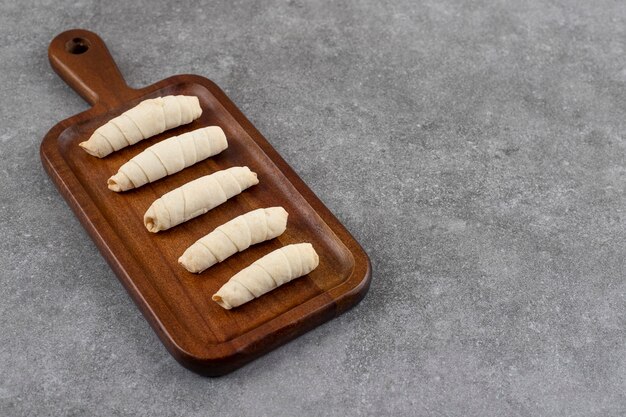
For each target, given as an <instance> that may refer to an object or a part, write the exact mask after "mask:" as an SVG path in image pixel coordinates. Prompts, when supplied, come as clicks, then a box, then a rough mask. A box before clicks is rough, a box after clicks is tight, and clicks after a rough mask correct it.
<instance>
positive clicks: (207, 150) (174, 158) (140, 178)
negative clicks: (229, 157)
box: [107, 126, 228, 192]
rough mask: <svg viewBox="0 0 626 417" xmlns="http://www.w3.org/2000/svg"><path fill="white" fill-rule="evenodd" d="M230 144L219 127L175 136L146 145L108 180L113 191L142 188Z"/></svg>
mask: <svg viewBox="0 0 626 417" xmlns="http://www.w3.org/2000/svg"><path fill="white" fill-rule="evenodd" d="M227 147H228V142H227V141H226V135H224V131H223V130H222V128H221V127H219V126H209V127H204V128H201V129H196V130H193V131H191V132H188V133H183V134H182V135H180V136H173V137H171V138H168V139H165V140H164V141H161V142H159V143H157V144H155V145H152V146H150V147H149V148H146V150H144V151H143V152H141V153H140V154H138V155H136V156H134V157H133V158H131V159H130V160H129V161H128V162H126V163H125V164H124V165H122V166H121V167H120V169H119V170H118V172H117V174H115V175H113V176H112V177H111V178H109V180H108V181H107V184H108V186H109V190H113V191H118V192H119V191H126V190H130V189H132V188H138V187H141V186H142V185H144V184H147V183H149V182H153V181H156V180H158V179H161V178H163V177H166V176H168V175H172V174H174V173H176V172H178V171H182V170H183V169H185V168H187V167H189V166H191V165H193V164H195V163H197V162H200V161H203V160H205V159H206V158H209V157H211V156H213V155H217V154H218V153H220V152H222V151H223V150H224V149H226V148H227Z"/></svg>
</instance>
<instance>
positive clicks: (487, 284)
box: [0, 0, 626, 416]
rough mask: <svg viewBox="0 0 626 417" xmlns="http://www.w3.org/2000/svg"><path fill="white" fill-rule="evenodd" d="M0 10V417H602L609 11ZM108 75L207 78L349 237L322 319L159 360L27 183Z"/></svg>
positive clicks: (621, 307)
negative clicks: (80, 46) (79, 51)
mask: <svg viewBox="0 0 626 417" xmlns="http://www.w3.org/2000/svg"><path fill="white" fill-rule="evenodd" d="M183 3H184V2H173V1H172V2H168V1H165V0H157V1H153V2H149V1H147V0H142V1H138V2H127V1H114V2H97V1H88V0H87V1H83V0H80V1H72V2H70V1H48V0H42V1H31V0H29V1H23V2H14V1H10V0H3V1H2V2H1V3H0V39H2V41H1V42H0V120H1V121H2V123H1V124H0V187H1V188H0V207H1V210H0V236H2V239H0V300H1V301H0V415H2V416H31V415H42V416H43V415H53V416H61V415H72V416H79V415H80V416H82V415H89V416H117V415H138V416H206V415H223V416H230V415H232V416H295V415H316V416H346V415H363V416H366V415H367V416H376V415H416V416H417V415H419V416H422V415H423V416H426V415H432V416H503V415H511V416H535V415H543V416H619V415H625V414H626V337H625V333H626V314H625V312H626V298H625V294H626V284H625V282H624V272H625V262H624V255H625V249H626V245H625V243H624V242H625V239H626V212H625V207H626V195H625V189H626V186H625V183H626V137H625V135H626V126H625V123H626V58H625V57H626V51H625V49H626V45H625V42H626V41H625V40H626V31H625V28H626V2H624V1H613V0H611V1H609V0H597V1H593V2H590V1H583V0H577V1H565V0H563V1H550V2H543V1H537V0H530V1H521V2H520V1H514V0H500V1H451V0H425V1H411V0H398V1H390V2H379V1H373V0H367V1H348V2H330V1H328V2H305V1H302V0H295V1H293V0H292V1H271V2H242V1H236V2H232V1H219V2H213V3H210V4H201V3H199V2H190V3H188V4H186V5H185V4H183ZM72 27H85V28H88V29H91V30H94V31H96V32H98V33H99V34H100V35H101V36H102V37H103V38H104V39H105V41H106V42H107V44H108V45H109V47H110V49H111V51H112V54H113V55H114V57H115V58H116V60H117V62H118V64H119V66H120V68H121V70H122V72H123V73H124V74H125V76H126V79H127V81H128V82H129V83H130V84H131V85H134V86H143V85H147V84H150V83H153V82H155V81H158V80H160V79H162V78H164V77H166V76H169V75H173V74H177V73H198V74H201V75H205V76H207V77H209V78H211V79H213V80H214V81H216V82H217V83H218V84H219V85H220V86H221V87H222V88H223V89H224V90H225V91H226V92H227V93H228V94H229V95H230V96H231V98H232V99H233V100H234V102H235V103H236V104H238V105H239V106H240V107H241V109H242V110H243V111H244V113H246V114H247V115H248V116H249V118H250V119H251V120H252V121H253V123H255V125H256V126H257V127H258V128H259V130H260V131H261V132H263V133H264V134H265V136H266V137H267V138H268V139H269V140H270V141H271V142H272V143H273V145H274V146H275V147H276V148H277V149H278V151H279V152H280V153H282V155H283V156H284V157H285V158H286V159H287V161H288V162H289V163H291V164H292V166H293V167H294V168H295V170H296V171H297V172H298V173H299V174H300V175H301V176H302V178H303V179H304V180H305V181H306V182H307V183H308V184H309V185H310V186H311V188H312V189H313V190H314V191H315V192H316V193H317V194H318V195H319V196H320V197H321V199H322V200H323V201H324V202H325V203H326V204H327V205H328V206H329V207H330V209H331V210H332V211H333V212H334V213H335V214H336V215H337V216H338V217H339V219H340V220H342V221H343V222H344V223H345V224H346V225H347V227H348V229H349V230H350V231H351V232H352V233H353V234H354V235H355V236H356V238H357V239H358V240H359V241H360V242H361V243H362V245H363V246H364V247H365V249H366V250H367V251H368V253H369V254H370V256H371V259H372V263H373V266H374V279H373V282H372V287H371V290H370V292H369V294H368V296H367V297H366V299H365V300H364V301H363V302H362V303H361V304H360V305H359V306H357V307H356V308H355V309H353V310H351V311H350V312H348V313H347V314H345V315H344V316H342V317H340V318H338V319H336V320H333V321H332V322H329V323H327V324H325V325H323V326H321V327H320V328H318V329H316V330H314V331H312V332H310V333H308V334H306V335H305V336H303V337H300V338H299V339H297V340H296V341H294V342H292V343H290V344H288V345H287V346H284V347H282V348H280V349H278V350H276V351H274V352H272V353H270V354H268V355H266V356H265V357H263V358H261V359H259V360H257V361H255V362H253V363H252V364H250V365H248V366H246V367H244V368H243V369H241V370H239V371H237V372H235V373H232V374H230V375H228V376H226V377H222V378H218V379H207V378H203V377H199V376H197V375H195V374H193V373H191V372H189V371H187V370H185V369H184V368H182V367H181V366H179V365H178V364H177V363H176V362H175V361H174V360H173V359H172V358H171V357H170V355H169V354H168V353H167V352H166V350H165V349H164V348H163V347H162V345H161V344H160V342H159V341H158V339H157V337H156V336H155V335H154V334H153V332H152V330H151V329H150V328H149V326H148V325H147V323H146V322H145V320H144V319H143V318H142V316H141V315H140V313H139V312H138V310H137V308H136V307H135V306H134V304H133V303H132V302H131V300H130V299H129V297H128V296H127V295H126V293H125V291H124V289H123V288H122V286H121V285H120V284H119V283H118V281H117V279H116V278H115V276H114V275H113V273H112V272H111V270H110V269H109V268H108V266H107V264H106V263H105V262H104V260H103V258H102V257H101V256H100V255H99V253H98V251H97V250H96V248H95V247H94V245H93V244H92V243H91V241H90V240H89V238H88V237H87V235H86V234H85V232H84V231H83V229H82V228H81V226H80V225H79V223H78V222H77V220H76V219H75V218H74V216H73V215H72V213H71V212H70V210H69V209H68V207H67V206H66V204H65V202H64V201H63V199H62V198H61V197H60V196H59V194H58V193H57V191H56V190H55V188H54V187H53V185H52V184H51V182H50V181H49V180H48V178H47V176H46V174H45V173H44V171H43V169H42V168H41V164H40V162H39V155H38V147H39V143H40V141H41V139H42V137H43V136H44V134H45V133H46V132H47V130H48V129H49V128H50V127H52V126H53V125H54V124H55V123H56V122H57V121H59V120H61V119H64V118H66V117H69V116H71V115H73V114H75V113H78V112H80V111H82V110H84V109H85V108H86V104H85V103H84V102H83V101H82V100H81V99H80V98H79V97H78V96H77V95H76V94H74V92H73V91H71V90H70V89H69V88H68V87H67V86H66V85H65V84H64V83H63V82H62V81H61V80H60V79H59V78H58V77H57V76H56V75H55V74H54V73H53V72H52V70H51V69H50V67H49V65H48V62H47V57H46V48H47V45H48V43H49V41H50V40H51V39H52V38H53V37H54V36H55V35H56V34H57V33H59V32H61V31H63V30H65V29H68V28H72Z"/></svg>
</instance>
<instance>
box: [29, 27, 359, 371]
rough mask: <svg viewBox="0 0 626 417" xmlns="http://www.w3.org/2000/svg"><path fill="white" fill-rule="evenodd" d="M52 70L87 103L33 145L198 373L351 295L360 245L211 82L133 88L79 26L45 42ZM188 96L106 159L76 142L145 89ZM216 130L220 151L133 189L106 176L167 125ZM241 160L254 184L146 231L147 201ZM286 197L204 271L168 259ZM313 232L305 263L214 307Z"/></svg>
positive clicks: (292, 332)
mask: <svg viewBox="0 0 626 417" xmlns="http://www.w3.org/2000/svg"><path fill="white" fill-rule="evenodd" d="M49 58H50V63H51V65H52V67H53V68H54V70H55V71H56V72H57V73H58V74H59V75H60V76H61V78H63V79H64V80H65V81H66V82H67V83H68V84H69V85H70V86H71V87H72V88H74V89H75V90H76V91H77V92H78V93H79V94H80V95H81V96H82V97H83V98H84V99H85V100H87V102H89V103H90V104H91V105H92V107H91V108H90V109H89V110H87V111H85V112H83V113H80V114H78V115H76V116H73V117H71V118H69V119H67V120H64V121H62V122H60V123H59V124H57V125H56V126H54V127H53V128H52V129H51V130H50V131H49V132H48V134H47V135H46V136H45V138H44V140H43V142H42V144H41V159H42V163H43V165H44V167H45V169H46V171H47V172H48V174H49V175H50V177H51V178H52V180H53V181H54V183H55V184H56V186H57V187H58V189H59V191H60V192H61V194H62V195H63V197H64V198H65V199H66V200H67V202H68V204H69V205H70V207H71V208H72V210H73V211H74V213H75V214H76V216H77V217H78V219H79V220H80V221H81V223H82V224H83V226H84V227H85V229H86V230H87V232H88V233H89V235H90V236H91V238H92V239H93V240H94V242H95V243H96V245H97V246H98V248H99V249H100V251H101V253H102V254H103V256H104V257H105V258H106V260H107V261H108V263H109V264H110V265H111V267H112V269H113V270H114V271H115V273H116V275H117V276H118V278H119V279H120V281H121V282H122V283H123V284H124V286H125V288H126V289H127V291H128V292H129V294H130V295H131V297H132V298H133V300H134V301H135V303H136V304H137V306H138V307H139V309H140V310H141V312H142V313H143V314H144V316H145V317H146V319H147V320H148V321H149V322H150V324H151V326H152V327H153V328H154V330H155V331H156V333H157V334H158V336H159V338H160V339H161V341H162V342H163V344H164V345H165V346H166V348H167V349H168V350H169V352H170V353H171V354H172V355H173V356H174V357H175V358H176V359H177V360H178V361H179V362H180V363H181V364H182V365H184V366H185V367H187V368H189V369H192V370H194V371H196V372H198V373H201V374H203V375H212V376H215V375H222V374H224V373H227V372H230V371H232V370H234V369H236V368H238V367H240V366H242V365H243V364H245V363H247V362H249V361H250V360H252V359H254V358H256V357H258V356H260V355H262V354H264V353H265V352H268V351H269V350H271V349H273V348H275V347H277V346H279V345H281V344H284V343H286V342H287V341H289V340H291V339H293V338H294V337H297V336H298V335H300V334H302V333H304V332H306V331H308V330H310V329H311V328H313V327H315V326H317V325H319V324H321V323H323V322H325V321H327V320H329V319H331V318H333V317H335V316H337V315H338V314H340V313H342V312H343V311H345V310H346V309H348V308H350V307H352V306H353V305H355V304H356V303H358V302H359V301H360V300H361V299H362V298H363V296H364V295H365V293H366V292H367V289H368V287H369V282H370V275H371V266H370V262H369V259H368V257H367V255H366V253H365V252H364V251H363V249H362V248H361V247H360V245H359V244H358V243H357V242H356V241H355V239H354V238H353V237H352V236H351V235H350V234H349V233H348V231H347V230H346V229H345V227H343V226H342V225H341V223H340V222H339V221H338V220H337V219H336V218H335V217H334V216H333V215H332V214H331V213H330V211H329V210H328V209H327V208H326V207H325V206H324V205H323V203H322V202H321V201H320V200H319V199H318V198H317V197H316V196H315V194H314V193H313V192H312V191H311V190H310V189H309V188H308V187H307V186H306V184H304V182H303V181H302V180H301V179H300V178H299V177H298V176H297V174H296V173H295V172H294V171H293V170H292V169H291V168H290V167H289V165H288V164H287V163H286V162H285V161H284V160H283V159H282V158H281V157H280V155H279V154H278V153H277V152H276V151H275V150H274V149H273V148H272V146H271V145H270V144H269V143H268V142H267V140H266V139H265V138H264V137H263V136H262V135H261V134H260V133H259V132H258V131H257V130H256V129H255V128H254V126H253V125H252V124H251V123H250V122H249V121H248V120H247V119H246V117H245V116H244V115H243V114H242V113H241V112H240V111H239V109H237V107H235V105H234V104H233V103H232V102H231V101H230V100H229V99H228V97H226V95H225V94H224V93H223V92H222V91H221V90H220V89H219V87H217V86H216V85H215V84H214V83H213V82H211V81H209V80H208V79H206V78H203V77H200V76H196V75H178V76H174V77H170V78H167V79H165V80H163V81H160V82H158V83H156V84H153V85H151V86H148V87H145V88H142V89H132V88H130V87H128V85H127V84H126V82H125V81H124V79H123V78H122V75H121V74H120V72H119V70H118V68H117V66H116V65H115V62H114V61H113V59H112V57H111V55H110V54H109V52H108V50H107V48H106V46H105V44H104V42H103V41H102V40H101V39H100V38H99V37H98V36H97V35H96V34H94V33H92V32H89V31H86V30H80V29H76V30H70V31H67V32H64V33H62V34H60V35H58V36H57V37H56V38H55V39H54V40H53V41H52V42H51V44H50V47H49ZM170 94H185V95H195V96H198V97H199V99H200V105H201V107H202V110H203V113H202V116H201V117H200V118H199V119H198V120H196V121H194V122H193V123H191V124H189V125H185V126H181V127H179V128H176V129H172V130H170V131H167V132H165V133H163V134H161V135H158V136H155V137H153V138H150V139H148V140H144V141H142V142H140V143H139V144H137V145H134V146H131V147H128V148H125V149H123V150H120V151H118V152H116V153H113V154H111V155H109V156H108V157H106V158H103V159H98V158H95V157H93V156H90V155H88V154H87V153H85V152H84V151H83V150H82V149H80V148H79V147H78V146H77V145H78V143H79V142H81V141H84V140H86V139H87V138H88V137H89V136H90V135H91V133H92V132H93V131H94V130H95V129H96V128H97V127H99V126H100V125H102V124H104V123H105V122H106V121H108V120H109V119H110V118H112V117H114V116H117V115H119V114H120V113H122V112H123V111H125V110H128V109H129V108H131V107H133V106H135V105H137V104H138V103H139V102H141V101H142V100H144V99H147V98H153V97H159V96H165V95H170ZM210 125H218V126H221V127H222V129H224V132H225V133H226V137H227V138H228V144H229V147H228V149H226V150H225V151H224V152H222V153H221V154H220V155H218V156H215V157H213V158H210V159H208V160H206V161H203V162H201V163H198V164H196V165H194V166H193V167H190V168H187V169H185V170H183V171H181V172H179V173H177V174H175V175H173V176H170V177H167V178H164V179H162V180H159V181H157V182H155V183H153V184H148V185H145V186H143V187H141V188H139V189H137V190H132V191H128V192H125V193H115V192H112V191H110V190H108V188H107V185H106V180H107V179H108V178H109V177H110V176H111V175H112V174H114V173H115V172H117V169H118V168H119V167H120V166H121V165H122V164H123V163H124V162H125V161H127V160H128V159H129V158H131V157H133V156H134V155H136V154H138V153H139V152H141V151H142V150H144V149H145V148H146V147H148V146H150V145H152V144H154V143H156V142H158V141H160V140H162V139H164V138H166V137H169V136H172V135H178V134H181V133H184V132H187V131H190V130H193V129H197V128H200V127H204V126H210ZM244 165H245V166H248V167H250V169H252V170H253V171H254V172H256V173H257V174H258V176H259V180H260V183H259V184H258V185H256V186H254V187H252V188H250V189H248V190H246V191H244V192H243V193H242V194H241V195H239V196H237V197H234V198H233V199H231V200H229V201H228V202H226V203H224V204H222V205H221V206H219V207H217V208H215V209H213V210H211V211H210V212H209V213H207V214H206V215H203V216H200V217H197V218H196V219H193V220H191V221H189V222H186V223H184V224H182V225H180V226H177V227H175V228H173V229H170V230H168V231H165V232H160V233H158V234H153V233H150V232H148V231H147V230H146V229H145V227H144V225H143V215H144V213H145V211H146V209H147V208H148V207H149V206H150V204H151V203H152V202H153V201H154V200H155V199H156V198H158V197H160V196H161V195H163V194H164V193H166V192H168V191H170V190H172V189H174V188H176V187H178V186H180V185H182V184H184V183H186V182H188V181H190V180H193V179H196V178H198V177H200V176H202V175H207V174H210V173H213V172H215V171H218V170H220V169H225V168H229V167H232V166H244ZM271 206H283V207H284V208H285V209H286V210H287V211H288V212H289V220H288V224H287V230H286V232H285V233H284V234H283V235H282V236H280V237H279V238H277V239H274V240H271V241H268V242H265V243H262V244H259V245H255V246H252V247H251V248H249V249H248V250H246V251H244V252H241V253H238V254H235V255H233V256H232V257H230V258H229V259H227V260H226V261H224V262H222V263H220V264H218V265H215V266H213V267H211V268H210V269H208V270H207V271H205V272H204V273H202V274H199V275H195V274H191V273H189V272H187V271H186V270H185V269H184V268H182V267H181V266H179V265H178V263H177V259H178V257H179V256H180V255H181V254H182V253H183V252H184V250H185V249H186V248H187V247H188V246H189V245H191V244H192V243H193V242H195V241H196V240H197V239H198V238H200V237H202V236H203V235H205V234H207V233H208V232H210V231H211V230H213V229H214V228H215V227H217V226H219V225H220V224H222V223H224V222H226V221H228V220H230V219H232V218H234V217H236V216H238V215H240V214H243V213H245V212H247V211H249V210H253V209H256V208H260V207H271ZM299 242H311V243H312V244H313V246H314V248H315V249H316V251H317V252H318V254H319V255H320V265H319V267H318V268H317V269H316V270H314V271H313V272H312V273H310V274H308V275H307V276H305V277H302V278H300V279H297V280H295V281H293V282H291V283H289V284H286V285H284V286H282V287H280V288H278V289H277V290H275V291H272V292H271V293H269V294H266V295H264V296H262V297H260V298H258V299H256V300H253V301H251V302H249V303H247V304H245V305H243V306H241V307H239V308H237V309H233V310H230V311H227V310H224V309H222V308H221V307H220V306H219V305H218V304H217V303H215V302H213V301H212V300H211V295H212V294H214V293H215V291H216V290H217V289H218V288H219V287H220V286H221V285H222V284H224V283H225V282H226V281H227V280H228V279H229V278H230V277H231V276H232V275H234V274H235V273H236V272H238V271H240V270H241V269H242V268H244V267H246V266H248V265H250V264H251V263H252V262H253V261H255V260H256V259H258V258H260V257H261V256H263V255H265V254H267V253H269V252H271V251H272V250H274V249H277V248H279V247H281V246H284V245H288V244H291V243H299Z"/></svg>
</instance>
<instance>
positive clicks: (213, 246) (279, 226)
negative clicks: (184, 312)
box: [178, 207, 288, 273]
mask: <svg viewBox="0 0 626 417" xmlns="http://www.w3.org/2000/svg"><path fill="white" fill-rule="evenodd" d="M287 216H288V213H287V211H286V210H285V209H284V208H282V207H271V208H262V209H257V210H253V211H250V212H248V213H246V214H242V215H241V216H239V217H235V218H234V219H232V220H231V221H229V222H227V223H224V224H223V225H221V226H219V227H218V228H216V229H215V230H214V231H212V232H211V233H209V234H208V235H206V236H204V237H202V238H200V239H199V240H197V241H196V242H195V243H194V244H193V245H191V246H190V247H189V248H187V250H186V251H185V253H183V255H182V256H181V257H180V258H179V259H178V262H179V263H180V264H181V265H182V266H184V267H185V268H186V269H187V270H188V271H189V272H195V273H200V272H202V271H204V270H206V269H207V268H209V267H211V266H213V265H215V264H216V263H218V262H222V261H223V260H224V259H226V258H228V257H229V256H231V255H234V254H235V253H237V252H241V251H243V250H245V249H247V248H249V247H250V246H252V245H255V244H257V243H261V242H264V241H266V240H270V239H274V238H275V237H278V236H280V235H282V234H283V232H284V231H285V229H286V228H287Z"/></svg>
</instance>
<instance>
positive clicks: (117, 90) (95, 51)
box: [48, 29, 136, 109]
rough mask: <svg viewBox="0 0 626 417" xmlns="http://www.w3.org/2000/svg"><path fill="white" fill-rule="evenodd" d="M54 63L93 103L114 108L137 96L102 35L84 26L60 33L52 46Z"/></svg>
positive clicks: (68, 82)
mask: <svg viewBox="0 0 626 417" xmlns="http://www.w3.org/2000/svg"><path fill="white" fill-rule="evenodd" d="M48 59H49V60H50V65H52V68H53V69H54V71H56V73H57V74H59V76H60V77H61V78H62V79H63V80H64V81H65V82H66V83H67V84H69V85H70V87H72V88H73V89H74V90H75V91H76V92H77V93H78V94H80V96H81V97H82V98H84V99H85V100H86V101H87V102H88V103H89V104H91V105H92V106H103V107H105V108H108V109H111V108H114V107H117V106H119V105H120V104H122V103H124V102H125V101H127V100H128V99H130V98H131V97H132V96H133V92H136V90H134V89H132V88H130V87H129V86H128V85H127V84H126V81H124V77H123V76H122V74H121V73H120V70H119V69H118V68H117V65H116V64H115V61H114V60H113V57H112V56H111V54H110V53H109V50H108V49H107V47H106V45H105V43H104V41H103V40H102V39H101V38H100V36H98V35H96V34H95V33H93V32H90V31H88V30H84V29H72V30H68V31H65V32H63V33H61V34H59V35H57V36H56V37H55V38H54V39H53V40H52V42H50V46H49V47H48Z"/></svg>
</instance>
